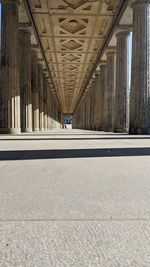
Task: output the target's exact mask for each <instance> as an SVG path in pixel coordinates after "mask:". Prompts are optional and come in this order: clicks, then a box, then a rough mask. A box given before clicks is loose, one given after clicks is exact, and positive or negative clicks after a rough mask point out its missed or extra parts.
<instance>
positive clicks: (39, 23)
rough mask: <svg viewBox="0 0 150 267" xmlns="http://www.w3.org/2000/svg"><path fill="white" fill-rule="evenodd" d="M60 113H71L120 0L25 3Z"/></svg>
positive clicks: (70, 0) (33, 0) (116, 11)
mask: <svg viewBox="0 0 150 267" xmlns="http://www.w3.org/2000/svg"><path fill="white" fill-rule="evenodd" d="M26 2H27V3H28V6H29V9H30V13H31V16H32V20H33V22H34V25H35V28H36V32H37V35H38V38H39V40H40V43H41V46H42V50H43V52H44V55H45V59H46V61H47V65H48V68H49V70H50V73H51V77H52V80H53V83H54V85H55V89H56V92H57V96H58V99H59V103H60V105H61V108H62V111H63V113H73V111H74V108H75V106H76V104H77V102H78V100H79V97H80V95H81V92H82V90H83V88H84V86H85V83H86V82H87V80H88V78H89V74H90V72H91V69H92V68H93V65H94V64H95V62H96V61H97V58H98V55H99V52H100V50H101V49H102V47H103V45H104V42H105V39H106V37H107V35H108V33H109V31H110V30H111V27H112V25H113V23H114V20H115V19H116V16H117V15H118V11H119V10H120V8H121V6H122V4H123V2H125V1H123V0H28V1H27V0H26Z"/></svg>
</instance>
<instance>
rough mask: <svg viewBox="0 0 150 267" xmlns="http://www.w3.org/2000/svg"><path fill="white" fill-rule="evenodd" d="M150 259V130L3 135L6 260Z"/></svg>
mask: <svg viewBox="0 0 150 267" xmlns="http://www.w3.org/2000/svg"><path fill="white" fill-rule="evenodd" d="M55 266H56V267H70V266H75V267H84V266H85V267H87V266H88V267H94V266H102V267H128V266H129V267H130V266H133V267H136V266H138V267H150V136H128V135H126V134H124V135H121V134H111V133H110V134H108V133H107V134H106V133H104V132H92V131H81V130H62V131H51V132H47V133H43V134H22V135H18V136H15V135H14V136H8V135H7V136H4V135H1V136H0V267H55Z"/></svg>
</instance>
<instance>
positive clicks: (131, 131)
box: [129, 127, 150, 134]
mask: <svg viewBox="0 0 150 267" xmlns="http://www.w3.org/2000/svg"><path fill="white" fill-rule="evenodd" d="M129 134H150V128H148V129H143V128H138V127H130V128H129Z"/></svg>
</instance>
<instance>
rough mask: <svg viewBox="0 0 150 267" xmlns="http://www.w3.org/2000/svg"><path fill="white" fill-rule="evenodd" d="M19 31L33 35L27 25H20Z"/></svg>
mask: <svg viewBox="0 0 150 267" xmlns="http://www.w3.org/2000/svg"><path fill="white" fill-rule="evenodd" d="M19 32H21V33H24V34H26V35H28V36H31V32H30V30H29V29H28V28H26V27H19Z"/></svg>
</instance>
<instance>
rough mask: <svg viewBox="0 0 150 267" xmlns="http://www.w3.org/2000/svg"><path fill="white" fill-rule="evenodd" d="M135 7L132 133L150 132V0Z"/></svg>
mask: <svg viewBox="0 0 150 267" xmlns="http://www.w3.org/2000/svg"><path fill="white" fill-rule="evenodd" d="M132 7H133V42H132V51H133V54H132V84H131V102H130V129H129V132H130V133H131V134H149V133H150V79H149V77H150V0H144V1H141V0H137V1H134V2H133V4H132Z"/></svg>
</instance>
